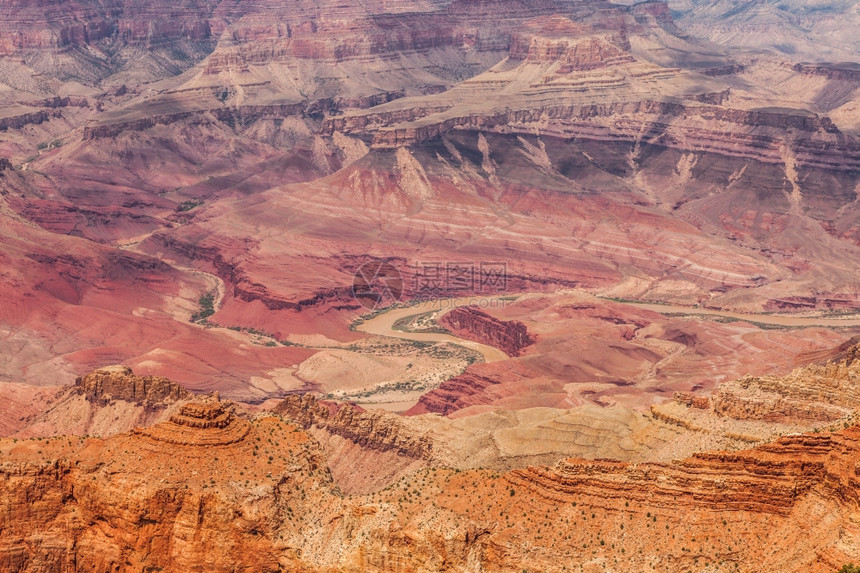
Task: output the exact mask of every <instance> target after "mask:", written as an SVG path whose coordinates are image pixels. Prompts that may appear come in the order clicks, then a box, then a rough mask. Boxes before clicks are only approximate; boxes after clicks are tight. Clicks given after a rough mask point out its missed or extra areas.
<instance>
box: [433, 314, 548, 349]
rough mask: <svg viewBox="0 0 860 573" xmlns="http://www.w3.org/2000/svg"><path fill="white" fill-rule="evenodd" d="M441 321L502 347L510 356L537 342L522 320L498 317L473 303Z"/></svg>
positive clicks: (459, 332)
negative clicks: (475, 306) (506, 319)
mask: <svg viewBox="0 0 860 573" xmlns="http://www.w3.org/2000/svg"><path fill="white" fill-rule="evenodd" d="M441 323H442V324H443V325H444V326H446V327H448V328H450V329H452V330H453V331H454V332H455V333H456V334H457V335H458V336H462V337H463V338H467V339H469V340H475V341H477V342H480V343H482V344H487V345H489V346H495V347H496V348H501V349H502V350H504V351H505V353H506V354H508V355H509V356H519V355H520V354H521V353H522V350H523V349H524V348H525V347H526V346H529V345H531V344H533V343H534V338H533V337H532V336H531V335H530V334H529V331H528V328H526V325H525V324H523V323H522V322H519V321H516V320H508V321H504V320H499V319H497V318H494V317H492V316H490V315H489V314H487V313H485V312H483V311H481V310H478V309H477V308H474V307H471V306H465V307H459V308H455V309H454V310H452V311H451V312H448V313H446V314H445V315H443V316H442V320H441Z"/></svg>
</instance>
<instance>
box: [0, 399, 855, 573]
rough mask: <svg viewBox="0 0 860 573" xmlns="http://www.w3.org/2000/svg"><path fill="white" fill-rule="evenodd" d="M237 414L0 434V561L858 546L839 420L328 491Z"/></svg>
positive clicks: (822, 564) (743, 555) (673, 565)
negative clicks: (207, 438)
mask: <svg viewBox="0 0 860 573" xmlns="http://www.w3.org/2000/svg"><path fill="white" fill-rule="evenodd" d="M205 412H210V410H209V409H207V408H201V407H198V408H196V409H194V412H192V411H191V410H188V412H187V415H189V416H191V417H195V416H198V415H199V416H200V419H208V418H207V414H205ZM192 414H193V415H192ZM216 417H217V416H216ZM247 425H248V432H247V434H246V435H245V436H244V437H243V438H241V439H239V440H237V441H233V442H230V443H204V442H185V443H173V442H166V441H162V440H152V439H151V438H150V437H148V436H145V435H141V434H138V433H135V434H130V435H119V436H115V437H113V438H111V439H109V440H95V439H90V440H86V441H83V440H78V439H75V440H74V442H72V441H70V440H66V439H60V440H49V441H47V442H42V443H39V442H34V441H29V442H23V443H13V442H11V441H9V440H5V441H2V442H0V454H2V458H0V475H2V476H3V480H0V484H2V485H0V490H2V495H0V504H2V509H3V511H2V512H0V516H2V517H0V524H2V526H3V527H2V528H0V532H2V533H0V559H2V562H0V563H2V566H3V567H4V569H5V570H8V571H10V572H24V571H34V572H35V571H63V570H66V569H68V568H69V567H75V568H80V567H85V568H87V569H92V568H95V569H98V570H104V569H115V568H123V567H129V566H130V567H133V568H136V569H148V568H150V569H151V568H156V569H166V570H189V569H191V568H194V567H201V566H203V567H205V568H206V569H207V570H208V571H232V570H235V569H237V568H251V569H254V570H261V571H262V570H272V571H274V570H278V569H279V568H280V569H288V570H303V571H310V572H324V571H335V570H349V569H356V570H364V571H380V572H385V571H394V570H397V571H400V570H404V569H412V570H416V571H430V570H438V569H439V568H441V567H443V566H444V567H445V568H447V569H449V570H451V571H470V570H474V568H475V567H480V568H482V569H492V570H522V569H537V570H542V571H559V572H560V571H564V570H565V569H566V568H568V567H570V566H574V567H575V566H577V565H579V564H587V565H588V567H589V568H590V569H594V570H597V569H603V568H615V569H618V570H638V569H639V568H641V566H642V563H647V564H648V565H649V566H652V567H653V568H655V569H659V570H661V571H668V572H670V573H677V572H681V571H687V570H690V569H691V568H695V567H701V566H703V565H704V564H705V563H707V565H706V567H708V568H709V569H710V570H714V571H720V572H724V571H725V572H728V571H742V572H744V573H748V572H749V573H751V572H753V571H761V570H762V568H763V567H765V568H776V569H779V570H783V571H789V572H798V573H799V572H801V571H805V572H813V573H829V572H832V571H834V570H835V569H836V568H838V567H839V565H840V564H842V563H845V562H847V561H848V560H850V558H851V556H852V555H856V552H857V550H858V549H860V531H858V528H857V524H856V515H857V514H858V511H860V499H858V497H857V495H856V491H857V489H858V486H860V484H858V478H857V475H856V474H857V465H858V463H860V429H858V428H857V427H852V428H850V429H847V430H845V431H843V432H840V433H835V434H819V435H799V436H792V437H785V438H781V439H780V440H778V441H777V442H774V443H772V444H769V445H766V446H763V447H760V448H758V449H755V450H747V451H743V452H736V453H731V454H729V453H725V452H716V453H703V454H699V455H696V456H693V457H691V458H687V459H683V460H679V461H677V462H674V463H670V464H665V463H664V464H654V463H648V464H628V463H622V462H615V461H611V460H582V459H568V460H565V461H562V462H560V463H559V464H557V465H556V466H554V467H553V466H543V467H536V466H533V467H529V468H525V469H519V470H514V471H511V472H506V473H497V472H492V471H487V470H470V471H455V470H442V469H432V470H422V471H419V472H418V473H416V474H414V475H412V476H409V477H404V478H401V479H400V480H398V481H397V482H396V483H394V484H392V487H390V488H386V489H384V490H382V491H379V492H376V493H371V494H366V495H361V496H351V497H343V496H341V495H339V494H338V492H337V491H336V490H335V489H334V487H333V484H332V481H331V478H330V476H329V474H328V472H327V471H326V470H325V469H323V468H324V467H325V464H326V462H325V456H324V455H323V454H322V452H321V451H320V449H319V447H318V446H317V445H316V444H315V443H314V441H313V440H311V439H309V437H308V436H307V434H305V433H304V432H302V431H301V430H300V429H298V428H296V427H294V426H291V425H289V424H286V423H284V422H282V421H281V420H279V419H277V418H273V417H268V418H266V417H264V418H260V419H257V420H255V421H252V422H247ZM183 427H186V428H187V430H188V432H189V435H193V434H195V433H196V434H198V435H205V434H207V433H209V432H213V431H216V430H218V429H217V428H199V427H193V426H183ZM153 468H157V469H158V473H157V478H158V479H153V478H154V476H153V475H151V473H152V471H153ZM46 540H50V542H46ZM786 540H788V541H789V542H788V543H786ZM37 541H38V542H37ZM129 564H130V565H129ZM586 570H589V569H586Z"/></svg>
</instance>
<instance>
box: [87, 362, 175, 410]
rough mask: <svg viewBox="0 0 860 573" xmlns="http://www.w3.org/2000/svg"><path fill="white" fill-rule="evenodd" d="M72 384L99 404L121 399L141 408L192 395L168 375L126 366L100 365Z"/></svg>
mask: <svg viewBox="0 0 860 573" xmlns="http://www.w3.org/2000/svg"><path fill="white" fill-rule="evenodd" d="M75 387H76V390H77V391H78V392H81V393H83V395H84V396H85V397H86V399H87V400H89V401H90V402H97V403H99V404H102V405H104V404H107V403H108V402H111V401H114V400H123V401H125V402H134V403H135V404H139V405H141V406H143V407H144V408H158V407H162V408H163V407H165V406H167V405H169V404H171V403H173V402H177V401H179V400H183V399H186V398H189V397H190V396H191V393H190V392H188V390H186V389H185V388H183V387H182V386H180V385H178V384H176V383H174V382H172V381H171V380H169V379H168V378H164V377H161V376H135V374H134V372H133V371H132V369H131V368H129V367H128V366H107V367H105V368H99V369H98V370H94V371H92V372H90V373H89V374H87V375H85V376H81V377H79V378H78V379H77V380H75Z"/></svg>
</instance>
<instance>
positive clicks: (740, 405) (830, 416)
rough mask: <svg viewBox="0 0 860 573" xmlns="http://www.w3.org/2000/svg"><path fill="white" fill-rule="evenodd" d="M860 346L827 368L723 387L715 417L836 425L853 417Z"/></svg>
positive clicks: (715, 402)
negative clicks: (834, 423) (835, 423)
mask: <svg viewBox="0 0 860 573" xmlns="http://www.w3.org/2000/svg"><path fill="white" fill-rule="evenodd" d="M858 352H860V345H853V346H851V347H850V348H848V349H847V350H845V351H844V352H843V353H841V355H840V356H837V357H836V358H835V359H834V360H831V361H829V362H827V363H826V364H823V365H810V366H804V367H801V368H797V369H795V370H793V371H792V372H791V373H790V374H789V375H787V376H761V377H755V376H746V377H744V378H740V379H738V380H734V381H731V382H726V383H724V384H722V385H721V386H720V387H719V389H718V390H717V392H716V393H715V394H714V396H713V398H712V401H713V407H714V411H715V412H716V413H717V414H719V415H721V416H727V417H730V418H735V419H740V420H765V421H771V422H795V421H798V420H802V421H807V422H832V421H835V420H839V419H841V418H845V417H846V416H848V415H850V414H851V413H852V412H853V411H854V410H855V409H856V407H857V403H858V400H860V360H858V358H857V355H858Z"/></svg>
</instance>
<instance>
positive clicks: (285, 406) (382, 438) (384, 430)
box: [273, 394, 432, 460]
mask: <svg viewBox="0 0 860 573" xmlns="http://www.w3.org/2000/svg"><path fill="white" fill-rule="evenodd" d="M273 411H274V412H276V413H278V414H281V415H282V416H284V417H286V418H288V419H290V420H293V421H295V422H296V423H298V424H299V425H301V426H302V427H304V428H306V429H307V428H310V427H311V426H314V427H316V428H319V429H323V430H326V431H328V432H330V433H332V434H335V435H338V436H341V437H343V438H346V439H348V440H350V441H352V442H354V443H356V444H358V445H360V446H362V447H364V448H368V449H372V450H380V451H385V452H387V451H393V452H395V453H397V454H398V455H401V456H405V457H409V458H413V459H423V460H430V459H431V457H432V444H431V441H430V440H429V439H428V438H427V437H425V436H412V435H410V433H409V432H407V431H405V430H404V428H403V423H402V421H401V420H400V418H399V417H398V416H396V415H394V414H389V413H387V412H384V411H381V410H373V411H364V410H363V409H362V408H360V407H357V406H353V405H350V404H341V405H337V406H335V405H333V404H330V403H325V402H320V401H318V400H316V399H315V398H314V397H313V396H311V395H309V394H305V395H303V396H295V395H294V396H288V397H287V398H285V399H284V401H283V402H281V403H280V404H278V405H277V406H276V407H275V408H274V410H273Z"/></svg>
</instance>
